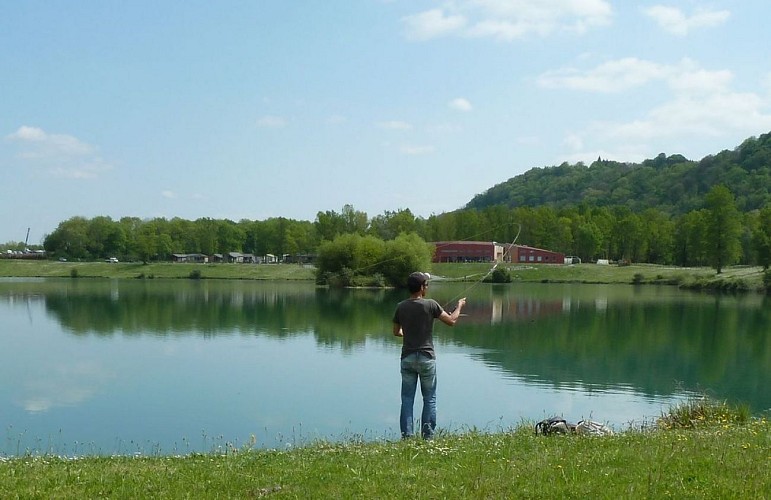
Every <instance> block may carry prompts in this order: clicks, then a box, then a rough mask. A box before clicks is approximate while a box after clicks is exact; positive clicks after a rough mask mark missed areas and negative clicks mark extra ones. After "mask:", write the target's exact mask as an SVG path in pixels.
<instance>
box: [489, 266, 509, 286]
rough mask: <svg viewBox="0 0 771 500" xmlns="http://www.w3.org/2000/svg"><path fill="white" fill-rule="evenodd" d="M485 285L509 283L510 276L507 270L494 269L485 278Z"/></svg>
mask: <svg viewBox="0 0 771 500" xmlns="http://www.w3.org/2000/svg"><path fill="white" fill-rule="evenodd" d="M485 282H487V283H511V274H510V273H509V270H508V269H504V268H502V267H496V268H495V269H494V270H493V272H492V273H491V274H490V276H488V277H487V278H485Z"/></svg>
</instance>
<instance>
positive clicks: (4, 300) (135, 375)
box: [0, 278, 771, 456]
mask: <svg viewBox="0 0 771 500" xmlns="http://www.w3.org/2000/svg"><path fill="white" fill-rule="evenodd" d="M463 295H465V296H467V297H468V305H467V307H466V308H464V310H463V312H464V316H463V317H462V318H461V319H460V320H459V322H458V324H457V325H456V327H455V328H449V327H447V326H445V325H443V324H441V323H438V322H437V324H436V326H435V329H434V333H435V343H436V350H437V371H438V393H437V408H438V426H439V428H441V429H445V430H449V431H464V430H468V429H478V430H482V431H490V432H494V431H499V430H506V429H509V428H511V427H512V426H516V425H518V424H520V423H522V422H525V421H527V422H530V423H533V422H535V421H537V420H540V419H543V418H545V417H549V416H552V415H563V416H564V417H566V418H567V419H568V420H569V421H573V422H575V421H578V420H580V419H582V418H591V419H593V420H597V421H600V422H603V423H607V424H609V425H610V426H611V427H613V428H615V429H617V430H623V429H625V428H628V427H629V426H630V425H632V426H639V425H643V424H646V423H650V422H651V421H652V420H654V419H655V418H656V417H658V416H659V415H660V414H661V413H662V412H666V411H667V410H668V409H669V407H670V406H671V405H674V404H677V403H678V402H681V401H683V400H685V399H687V398H689V397H694V396H700V395H702V394H708V395H710V396H713V397H715V398H718V399H721V400H727V401H729V402H732V403H736V402H739V403H745V404H747V405H749V406H750V408H751V410H752V411H753V412H755V413H758V412H761V411H765V410H768V409H769V408H771V385H770V384H769V382H771V331H770V330H771V329H770V328H769V326H770V325H771V307H769V306H770V305H771V304H769V298H768V297H766V296H761V295H756V294H748V295H710V294H703V293H695V292H690V291H681V290H678V289H677V288H675V287H664V286H661V287H658V286H650V285H649V286H632V285H578V284H511V285H489V284H479V283H450V282H441V281H439V280H434V281H432V286H431V288H430V294H429V296H430V297H433V298H435V299H437V300H438V301H439V302H440V303H441V304H443V305H444V306H445V307H447V306H448V305H449V304H452V303H454V302H455V301H456V300H457V298H458V297H460V296H463ZM405 297H406V294H405V292H403V291H394V290H328V289H322V288H317V287H315V286H314V285H313V284H311V283H283V282H282V283H276V282H255V281H237V280H200V281H193V280H86V279H60V280H57V279H7V278H6V279H0V346H2V347H0V349H1V350H0V352H2V364H0V432H2V434H0V456H3V455H4V456H15V455H23V454H26V453H35V454H40V453H51V454H56V455H66V456H77V455H84V454H101V455H110V454H121V455H132V454H143V455H153V454H158V455H176V454H188V453H191V452H208V451H227V450H228V449H229V448H241V447H245V446H255V447H259V448H281V449H283V448H287V447H292V446H300V445H303V444H307V443H310V442H313V441H316V440H320V439H324V440H328V441H344V440H351V439H363V440H379V439H389V440H390V439H398V436H399V426H398V414H399V389H400V376H399V363H398V359H399V350H400V346H401V344H400V339H398V338H395V337H393V336H392V335H391V317H392V314H393V310H394V307H395V305H396V303H397V302H398V301H399V300H401V299H403V298H405ZM421 404H422V402H421V400H420V397H419V396H418V397H417V398H416V415H419V414H420V405H421Z"/></svg>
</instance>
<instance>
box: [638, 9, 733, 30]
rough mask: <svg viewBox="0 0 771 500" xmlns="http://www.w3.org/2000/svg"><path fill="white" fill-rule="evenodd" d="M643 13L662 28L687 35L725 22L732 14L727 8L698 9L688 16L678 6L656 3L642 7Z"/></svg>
mask: <svg viewBox="0 0 771 500" xmlns="http://www.w3.org/2000/svg"><path fill="white" fill-rule="evenodd" d="M642 11H643V13H644V14H645V15H646V16H648V17H650V18H651V19H653V20H654V21H655V22H656V23H657V24H658V25H659V26H660V27H661V28H662V29H664V30H666V31H668V32H670V33H672V34H674V35H678V36H685V35H687V34H688V32H689V31H691V30H693V29H696V28H712V27H714V26H718V25H720V24H723V23H724V22H726V21H727V20H728V18H729V17H730V16H731V13H730V12H729V11H727V10H705V9H701V10H697V11H696V12H694V13H693V15H691V16H686V15H685V14H684V13H683V11H681V10H680V9H678V8H677V7H670V6H667V5H654V6H652V7H648V8H645V9H642Z"/></svg>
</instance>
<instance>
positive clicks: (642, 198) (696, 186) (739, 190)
mask: <svg viewBox="0 0 771 500" xmlns="http://www.w3.org/2000/svg"><path fill="white" fill-rule="evenodd" d="M717 184H723V185H725V186H726V187H727V188H728V189H730V190H731V192H732V193H733V195H734V197H735V199H736V206H737V208H738V209H739V210H740V211H742V212H749V211H751V210H755V209H760V208H762V207H763V206H765V205H767V204H768V203H771V193H770V192H769V190H770V189H771V133H768V134H763V135H761V136H760V137H758V138H755V137H752V138H749V139H747V140H745V141H744V142H743V143H742V144H741V145H740V146H739V147H737V148H736V149H734V150H733V151H728V150H725V151H722V152H720V153H718V154H716V155H709V156H707V157H705V158H703V159H702V160H701V161H692V160H688V159H686V158H685V157H683V156H682V155H679V154H676V155H671V156H666V155H665V154H663V153H662V154H660V155H658V156H657V157H656V158H654V159H652V160H645V161H643V162H642V163H619V162H615V161H607V160H602V159H598V160H597V161H595V162H594V163H592V164H591V165H589V166H586V165H584V164H583V163H579V164H577V165H570V164H567V163H563V164H562V165H560V166H557V167H545V168H533V169H531V170H529V171H527V172H525V173H524V174H521V175H518V176H516V177H512V178H511V179H509V180H508V181H506V182H503V183H501V184H498V185H496V186H493V187H492V188H490V189H488V190H487V191H486V192H485V193H482V194H479V195H477V196H475V197H474V198H473V199H472V200H471V201H470V202H469V203H468V204H467V205H466V208H475V209H482V208H485V207H489V206H493V205H505V206H509V207H519V206H530V207H538V206H541V205H549V206H554V207H558V208H559V207H566V206H572V205H578V204H581V203H583V204H588V205H590V206H612V205H623V206H627V207H629V208H630V209H631V210H634V211H641V210H644V209H646V208H658V209H659V210H661V211H663V212H665V213H668V214H670V215H679V214H684V213H687V212H690V211H691V210H697V209H700V208H702V207H703V197H704V195H705V194H706V193H707V192H708V191H709V190H710V188H712V187H713V186H715V185H717Z"/></svg>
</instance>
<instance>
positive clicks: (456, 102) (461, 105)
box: [448, 97, 474, 111]
mask: <svg viewBox="0 0 771 500" xmlns="http://www.w3.org/2000/svg"><path fill="white" fill-rule="evenodd" d="M448 105H449V106H450V107H451V108H452V109H455V110H458V111H471V110H472V109H474V108H473V106H471V103H470V102H469V101H468V100H467V99H464V98H462V97H458V98H456V99H453V100H452V101H450V102H449V103H448Z"/></svg>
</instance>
